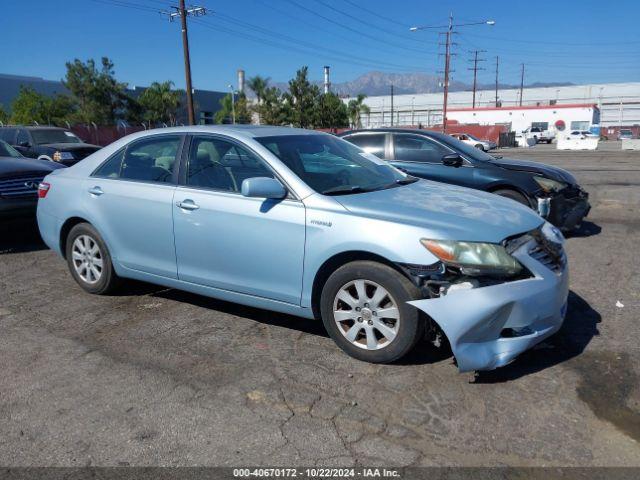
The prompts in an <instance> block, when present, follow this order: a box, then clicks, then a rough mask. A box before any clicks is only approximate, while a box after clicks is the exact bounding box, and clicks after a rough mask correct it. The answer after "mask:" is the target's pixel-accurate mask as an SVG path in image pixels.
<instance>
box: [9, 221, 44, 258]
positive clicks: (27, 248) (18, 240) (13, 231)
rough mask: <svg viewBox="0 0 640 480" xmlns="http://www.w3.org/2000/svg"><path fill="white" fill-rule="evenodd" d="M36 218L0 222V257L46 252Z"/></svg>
mask: <svg viewBox="0 0 640 480" xmlns="http://www.w3.org/2000/svg"><path fill="white" fill-rule="evenodd" d="M46 248H47V246H46V245H45V244H44V242H43V241H42V238H40V232H39V231H38V224H37V223H36V219H35V218H25V219H16V220H1V221H0V255H1V254H4V253H23V252H34V251H37V250H45V249H46Z"/></svg>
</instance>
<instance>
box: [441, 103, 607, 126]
mask: <svg viewBox="0 0 640 480" xmlns="http://www.w3.org/2000/svg"><path fill="white" fill-rule="evenodd" d="M447 118H448V120H449V121H452V120H454V121H456V122H458V123H464V124H478V125H495V124H497V123H501V124H507V125H510V126H511V128H510V130H511V131H514V132H522V131H524V130H526V129H527V128H530V127H539V128H541V129H542V130H548V129H551V130H568V131H572V130H589V129H590V128H591V126H592V125H599V124H600V111H599V109H598V107H597V106H596V105H594V104H588V103H584V104H581V103H575V104H574V103H569V104H556V105H541V106H537V105H523V106H522V107H518V106H516V107H479V108H478V107H476V108H456V109H451V110H448V111H447ZM452 128H453V127H452Z"/></svg>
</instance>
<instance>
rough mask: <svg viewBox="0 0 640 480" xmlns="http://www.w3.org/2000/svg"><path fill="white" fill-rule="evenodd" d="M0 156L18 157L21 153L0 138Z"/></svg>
mask: <svg viewBox="0 0 640 480" xmlns="http://www.w3.org/2000/svg"><path fill="white" fill-rule="evenodd" d="M0 157H13V158H20V157H22V155H21V154H20V152H18V151H17V150H16V149H15V148H13V147H12V146H11V145H9V144H8V143H7V142H3V141H2V140H0Z"/></svg>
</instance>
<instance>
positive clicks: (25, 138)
mask: <svg viewBox="0 0 640 480" xmlns="http://www.w3.org/2000/svg"><path fill="white" fill-rule="evenodd" d="M30 143H31V139H30V138H29V134H28V133H27V131H26V130H22V129H21V130H18V137H17V138H16V145H23V144H25V145H26V144H30Z"/></svg>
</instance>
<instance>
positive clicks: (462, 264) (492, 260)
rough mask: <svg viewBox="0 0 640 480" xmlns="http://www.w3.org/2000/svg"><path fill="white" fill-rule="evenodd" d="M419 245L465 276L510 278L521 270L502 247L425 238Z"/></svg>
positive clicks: (518, 264) (490, 244)
mask: <svg viewBox="0 0 640 480" xmlns="http://www.w3.org/2000/svg"><path fill="white" fill-rule="evenodd" d="M420 243H422V245H423V246H424V247H425V248H426V249H427V250H429V251H430V252H431V253H433V254H434V255H435V256H436V257H438V258H439V259H440V260H441V261H442V262H444V263H445V264H447V265H453V266H456V267H459V268H460V269H461V270H462V273H465V274H467V275H492V274H493V275H496V274H497V275H505V276H511V275H516V274H518V273H520V271H521V270H522V265H520V263H519V262H518V261H517V260H516V259H515V258H513V257H512V256H511V255H509V253H508V252H507V251H506V249H505V248H504V247H503V246H502V245H496V244H494V243H479V242H456V241H453V240H429V239H426V238H423V239H422V240H420Z"/></svg>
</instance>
